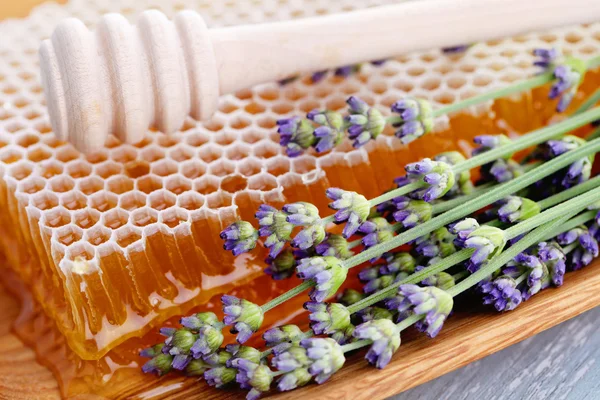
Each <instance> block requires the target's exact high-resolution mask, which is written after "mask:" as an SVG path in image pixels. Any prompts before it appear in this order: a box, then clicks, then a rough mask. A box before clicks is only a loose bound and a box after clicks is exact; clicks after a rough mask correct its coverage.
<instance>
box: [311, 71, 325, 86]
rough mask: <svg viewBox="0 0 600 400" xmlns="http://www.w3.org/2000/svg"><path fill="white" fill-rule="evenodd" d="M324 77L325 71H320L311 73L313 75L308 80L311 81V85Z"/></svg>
mask: <svg viewBox="0 0 600 400" xmlns="http://www.w3.org/2000/svg"><path fill="white" fill-rule="evenodd" d="M325 76H327V70H326V69H325V70H322V71H317V72H313V74H312V75H311V76H310V80H311V81H312V83H317V82H320V81H322V80H323V78H325Z"/></svg>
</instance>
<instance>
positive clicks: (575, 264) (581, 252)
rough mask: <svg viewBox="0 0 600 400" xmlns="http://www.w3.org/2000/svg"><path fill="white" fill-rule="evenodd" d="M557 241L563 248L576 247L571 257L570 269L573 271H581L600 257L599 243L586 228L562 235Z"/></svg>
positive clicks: (582, 227)
mask: <svg viewBox="0 0 600 400" xmlns="http://www.w3.org/2000/svg"><path fill="white" fill-rule="evenodd" d="M556 239H557V241H558V243H559V244H560V245H562V246H567V245H571V244H573V245H575V248H574V249H573V250H572V252H571V254H570V255H569V267H570V268H571V269H572V270H578V269H581V268H583V267H584V266H586V265H589V264H590V263H591V262H592V260H593V259H594V258H596V257H598V241H597V240H596V239H595V238H594V236H593V235H592V234H590V232H589V230H588V228H586V227H585V226H581V227H578V228H574V229H571V230H569V231H567V232H564V233H561V234H560V235H558V236H557V238H556Z"/></svg>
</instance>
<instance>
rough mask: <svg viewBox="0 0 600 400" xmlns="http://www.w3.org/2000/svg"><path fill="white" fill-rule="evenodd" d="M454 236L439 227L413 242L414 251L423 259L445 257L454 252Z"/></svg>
mask: <svg viewBox="0 0 600 400" xmlns="http://www.w3.org/2000/svg"><path fill="white" fill-rule="evenodd" d="M454 239H455V236H454V235H453V234H451V233H450V231H448V229H447V228H445V227H441V228H438V229H436V230H434V231H433V232H431V233H429V234H427V235H425V236H421V237H420V238H418V239H417V240H415V242H414V244H415V245H416V246H415V251H416V252H417V254H420V255H422V256H424V257H429V258H432V257H447V256H449V255H450V254H452V253H454V252H456V248H455V247H454Z"/></svg>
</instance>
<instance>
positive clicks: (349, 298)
mask: <svg viewBox="0 0 600 400" xmlns="http://www.w3.org/2000/svg"><path fill="white" fill-rule="evenodd" d="M365 297H366V296H365V295H364V294H363V293H361V292H359V291H358V290H354V289H346V290H344V291H343V292H342V293H340V294H339V295H338V296H337V301H338V302H340V303H342V304H343V305H345V306H349V305H352V304H354V303H358V302H359V301H361V300H362V299H364V298H365Z"/></svg>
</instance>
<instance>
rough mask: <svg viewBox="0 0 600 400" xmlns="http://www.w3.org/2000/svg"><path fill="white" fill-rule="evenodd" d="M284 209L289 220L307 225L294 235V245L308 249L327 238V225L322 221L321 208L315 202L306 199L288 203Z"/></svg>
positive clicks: (295, 223) (296, 223)
mask: <svg viewBox="0 0 600 400" xmlns="http://www.w3.org/2000/svg"><path fill="white" fill-rule="evenodd" d="M283 211H284V212H285V213H287V214H288V216H287V222H289V223H290V224H292V225H295V226H304V227H305V228H304V229H302V230H301V231H300V232H298V234H297V235H296V236H295V237H294V240H292V246H294V247H297V248H299V249H301V250H306V249H308V248H310V247H313V246H314V245H316V244H319V243H321V242H322V241H323V240H324V239H325V227H324V226H323V224H322V223H321V217H320V216H319V209H318V208H317V207H315V206H314V205H313V204H311V203H307V202H304V201H300V202H297V203H292V204H286V205H285V206H283Z"/></svg>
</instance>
